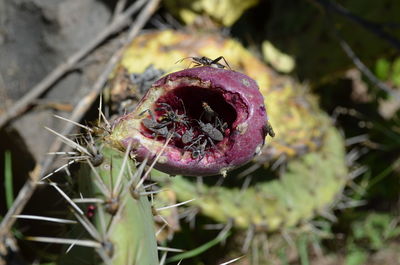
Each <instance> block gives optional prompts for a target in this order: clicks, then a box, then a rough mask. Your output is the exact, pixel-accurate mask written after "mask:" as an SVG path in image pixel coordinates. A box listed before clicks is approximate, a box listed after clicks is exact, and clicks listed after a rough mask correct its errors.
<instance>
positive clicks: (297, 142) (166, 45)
mask: <svg viewBox="0 0 400 265" xmlns="http://www.w3.org/2000/svg"><path fill="white" fill-rule="evenodd" d="M201 56H206V57H209V58H211V59H214V58H217V57H219V56H223V57H224V59H225V60H226V61H227V64H229V65H226V66H225V67H230V68H231V69H233V70H235V71H239V72H243V73H245V74H247V75H248V76H250V77H252V78H253V79H255V80H256V81H257V83H258V85H259V87H260V91H261V92H262V94H263V95H264V97H265V105H266V108H267V113H268V117H269V121H270V123H271V124H272V127H273V129H274V131H275V135H276V136H275V137H274V138H273V139H271V138H270V137H267V139H266V145H265V147H264V148H263V150H262V154H261V155H260V156H258V157H256V158H255V160H254V162H253V164H252V165H251V166H250V167H249V168H247V171H246V172H249V173H248V174H250V173H251V172H253V171H255V170H257V172H255V173H254V174H257V177H258V181H257V184H255V185H249V186H248V187H247V188H245V189H241V188H240V185H239V186H235V187H232V186H229V187H228V186H227V187H213V186H207V185H206V184H204V183H196V182H194V181H193V178H192V179H190V178H189V179H188V178H184V177H181V176H177V177H175V178H172V179H168V180H166V178H164V179H158V181H160V183H163V185H165V187H168V189H169V190H170V191H171V190H172V191H174V192H175V194H176V198H177V199H178V200H180V201H183V200H187V199H192V198H193V197H195V198H196V200H195V201H194V202H192V204H193V205H196V206H197V207H198V208H199V209H200V212H201V213H202V214H204V215H207V216H209V217H211V218H213V219H215V220H216V221H219V222H227V221H228V220H232V219H233V220H234V222H233V223H234V226H236V227H237V228H242V229H245V228H248V227H249V226H251V225H256V226H257V227H258V228H260V229H261V230H263V231H276V230H279V229H281V228H284V227H293V226H296V225H297V224H298V223H299V222H302V221H306V220H309V219H311V218H313V217H314V216H315V215H316V214H318V213H320V214H322V215H324V214H326V215H329V211H330V209H331V208H332V207H333V204H334V202H335V199H336V198H340V194H341V191H342V189H343V187H344V186H345V184H346V176H347V169H346V165H345V158H344V155H345V150H344V143H343V139H342V137H341V136H340V134H339V133H338V131H337V130H336V129H335V128H334V127H333V125H332V123H331V121H330V119H329V117H327V115H326V114H325V113H323V112H322V111H321V110H320V109H319V107H318V104H317V101H316V99H315V98H314V97H313V96H311V95H310V94H309V93H308V91H307V87H306V86H303V85H299V84H296V82H294V81H293V80H291V79H290V78H287V77H282V76H278V75H277V74H275V73H273V72H272V71H270V70H269V69H268V68H267V67H266V66H265V65H264V64H262V63H261V62H260V61H259V60H258V59H257V58H256V57H254V56H253V55H252V54H251V53H250V52H248V51H246V50H245V49H244V48H243V47H242V46H241V45H240V44H239V43H238V42H236V41H234V40H232V39H225V38H222V37H221V36H219V35H213V34H201V33H192V34H189V33H182V32H179V31H172V30H166V31H156V32H152V33H148V34H144V35H142V36H140V37H139V38H137V39H136V40H135V41H134V42H133V43H132V45H131V46H130V47H129V49H128V50H127V51H126V53H125V55H124V56H123V59H122V60H121V62H120V64H119V66H118V68H117V69H116V71H115V73H114V77H113V80H112V81H111V84H113V85H112V86H111V87H110V92H109V94H110V95H113V94H118V93H119V92H116V91H121V85H120V84H121V82H119V81H118V80H121V79H120V73H121V72H124V73H125V79H124V80H125V83H126V80H127V78H128V77H129V76H130V75H133V76H137V75H140V73H147V72H148V69H150V68H154V69H158V70H159V71H163V72H171V71H175V70H180V69H184V68H187V67H190V66H193V64H192V63H193V62H192V60H196V59H199V58H201ZM187 57H189V58H187ZM193 57H195V58H193ZM184 58H186V59H184ZM182 59H183V60H182ZM175 62H177V63H175ZM218 62H220V63H223V60H222V59H221V60H220V61H218ZM191 64H192V65H191ZM131 81H132V80H131ZM128 83H129V82H128ZM123 87H125V88H126V89H125V90H124V91H125V92H126V93H128V92H129V91H130V92H131V93H133V94H134V95H135V94H137V93H139V92H140V91H139V90H140V89H139V86H138V85H137V83H135V82H131V83H130V84H129V85H124V86H123ZM128 87H129V89H128ZM111 98H112V97H111ZM114 98H116V97H114ZM113 103H114V102H113ZM133 104H134V103H133ZM271 165H273V167H270V166H271ZM277 165H278V166H277ZM279 165H285V167H283V166H279ZM252 168H253V169H252ZM264 168H268V171H267V170H266V169H264ZM275 168H280V169H281V170H280V173H279V175H280V176H279V178H277V179H273V180H271V178H273V173H271V172H273V171H274V170H275ZM285 168H286V169H285ZM249 169H251V170H249ZM268 172H269V173H268ZM243 174H244V173H243V172H242V173H238V172H237V171H235V172H234V173H232V174H228V176H227V178H228V179H229V178H235V177H237V176H238V175H242V176H243ZM271 174H272V175H271ZM276 174H278V173H275V175H276ZM156 175H157V174H156ZM245 175H247V173H246V174H244V176H245ZM160 197H162V195H160ZM164 199H165V198H164Z"/></svg>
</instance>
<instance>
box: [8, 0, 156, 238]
mask: <svg viewBox="0 0 400 265" xmlns="http://www.w3.org/2000/svg"><path fill="white" fill-rule="evenodd" d="M142 2H143V1H137V2H136V3H135V4H134V5H132V6H131V7H130V8H128V9H127V10H126V11H125V12H124V13H123V14H121V16H120V17H119V19H116V20H115V22H114V23H115V24H114V23H113V25H115V26H114V27H115V29H114V31H116V30H117V29H119V28H120V27H123V26H124V25H126V24H127V23H128V22H129V21H130V19H129V18H130V16H131V15H132V14H133V13H135V12H136V11H137V10H136V8H139V6H138V5H139V4H138V3H142ZM159 2H160V0H152V1H149V2H148V4H147V5H146V7H145V8H144V9H143V10H142V11H141V13H140V14H139V15H138V17H137V18H136V20H135V22H134V23H133V24H132V27H131V29H130V33H129V34H128V37H127V38H126V40H125V42H124V45H123V47H122V48H120V49H119V50H118V51H117V52H116V53H115V54H114V55H113V56H112V57H111V58H110V60H109V62H108V63H107V65H106V67H105V69H104V71H103V73H102V74H101V75H100V77H99V78H98V80H97V82H96V83H95V84H94V86H93V89H92V91H91V92H90V93H89V94H88V95H86V96H85V97H84V98H83V99H82V100H81V101H80V102H79V103H78V105H77V106H76V108H75V110H74V112H73V113H72V115H71V117H70V118H69V119H70V120H73V121H78V120H80V119H81V118H82V116H83V115H84V113H85V112H86V110H87V109H88V108H89V107H90V105H91V103H92V102H94V100H95V99H96V98H97V96H98V94H99V93H100V91H101V89H102V87H103V85H104V83H105V82H106V80H107V78H108V76H109V74H110V73H111V71H112V69H113V68H114V65H115V64H116V63H117V62H118V60H119V59H120V58H121V56H122V53H123V51H124V50H125V48H126V46H127V45H128V44H129V43H130V42H131V41H132V40H133V38H134V37H136V35H137V34H138V33H139V31H140V30H141V29H142V28H143V26H144V24H145V23H146V22H147V21H148V19H149V18H150V16H151V15H152V14H153V13H154V12H155V11H156V9H157V7H158V4H159ZM117 26H118V27H117ZM69 61H71V59H69ZM69 64H71V63H68V65H69ZM71 67H72V66H71ZM68 69H69V68H68V67H65V66H62V67H61V66H59V67H57V68H56V69H55V70H54V71H53V72H52V73H51V74H50V75H49V76H47V77H46V78H45V79H44V80H43V81H42V82H40V83H39V84H38V85H37V86H36V87H35V88H34V89H32V91H33V90H38V89H40V90H42V91H44V90H45V89H46V88H47V87H48V86H50V85H51V84H53V83H54V82H55V81H57V80H58V79H59V78H60V76H62V75H63V74H64V73H65V71H66V70H68ZM60 73H62V74H61V75H60ZM35 94H40V93H38V92H35ZM26 97H28V96H25V97H24V98H25V99H24V101H23V102H19V103H18V105H14V107H13V111H9V114H7V115H4V116H2V117H0V128H1V127H2V126H4V124H5V123H7V122H8V121H9V120H10V119H11V118H13V117H16V116H17V115H16V114H15V113H14V112H17V111H18V112H19V111H21V110H23V109H24V108H25V107H26V106H27V105H28V104H29V101H30V99H31V98H32V95H31V96H29V98H26ZM33 98H35V97H33ZM72 129H73V126H71V125H70V124H68V125H67V126H66V127H65V128H64V130H63V131H62V134H63V135H67V134H69V133H70V132H71V131H72ZM61 145H62V143H61V142H60V140H58V139H57V140H56V141H55V142H54V143H53V145H52V148H50V152H52V151H55V152H56V151H59V149H60V147H61ZM53 161H54V157H53V158H50V159H46V160H45V161H44V163H40V164H39V163H38V164H37V165H36V167H35V168H34V170H33V171H32V172H31V174H30V178H29V179H28V180H27V181H26V182H25V184H24V186H23V187H22V188H21V190H20V192H19V193H18V196H17V198H16V199H15V201H14V204H13V206H12V207H11V208H10V209H9V210H8V212H7V214H6V215H5V216H4V218H3V220H2V222H1V223H0V240H1V241H2V240H3V238H5V237H6V235H7V234H8V233H9V231H10V229H11V227H12V225H13V224H14V222H15V218H12V216H13V215H18V214H20V213H21V212H22V210H23V209H24V207H25V205H26V203H27V202H28V200H29V198H31V197H32V194H33V192H34V190H35V188H36V185H37V183H38V181H39V180H40V177H41V176H43V175H44V174H45V172H46V171H47V170H48V168H49V167H50V165H51V164H52V162H53ZM41 165H43V166H41Z"/></svg>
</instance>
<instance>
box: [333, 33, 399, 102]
mask: <svg viewBox="0 0 400 265" xmlns="http://www.w3.org/2000/svg"><path fill="white" fill-rule="evenodd" d="M332 28H333V29H334V33H335V34H334V36H335V37H336V39H337V40H338V42H339V44H340V46H341V47H342V49H343V51H344V52H345V53H346V55H347V56H348V57H349V58H350V59H351V60H352V61H353V63H354V65H355V66H356V67H357V69H358V70H360V72H361V73H363V74H364V75H365V77H367V78H368V79H369V80H370V81H371V82H372V83H373V84H374V85H375V86H376V87H378V88H379V89H381V90H383V91H385V92H386V93H388V94H389V95H390V96H392V97H394V98H396V99H400V94H399V93H398V92H397V91H394V90H393V89H391V88H390V87H388V86H387V85H386V84H385V83H384V82H382V81H381V80H379V79H378V78H377V77H376V76H375V75H374V73H372V72H371V70H369V68H368V67H367V66H366V65H365V64H364V63H363V62H362V61H361V60H360V58H359V57H358V56H357V55H356V54H355V52H354V51H353V49H351V47H350V45H349V44H348V43H347V42H346V41H345V40H344V39H343V38H342V37H341V36H340V34H339V32H338V31H337V30H336V28H335V27H334V25H332Z"/></svg>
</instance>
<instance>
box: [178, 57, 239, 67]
mask: <svg viewBox="0 0 400 265" xmlns="http://www.w3.org/2000/svg"><path fill="white" fill-rule="evenodd" d="M186 59H192V63H193V64H194V67H198V66H210V67H214V68H220V69H224V68H226V67H228V68H229V69H231V67H230V66H229V64H228V62H227V61H226V60H225V58H224V56H219V57H217V58H215V59H214V60H213V59H210V58H208V57H205V56H202V57H185V58H183V59H180V60H179V61H177V63H178V62H179V63H180V62H182V61H183V60H186ZM221 59H222V60H223V61H224V62H225V64H226V66H225V65H223V64H221V63H219V61H221Z"/></svg>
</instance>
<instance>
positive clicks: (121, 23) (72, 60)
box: [0, 0, 146, 128]
mask: <svg viewBox="0 0 400 265" xmlns="http://www.w3.org/2000/svg"><path fill="white" fill-rule="evenodd" d="M145 2H146V1H145V0H139V1H137V2H136V3H135V4H133V5H132V6H131V7H129V8H128V9H127V10H126V11H125V12H124V13H122V14H120V15H118V16H117V17H115V19H113V20H112V22H111V24H110V25H108V26H107V27H106V28H105V29H104V30H103V31H102V32H100V33H99V34H98V35H97V36H96V37H95V38H94V39H93V40H92V41H91V42H89V43H87V44H86V45H85V46H84V47H82V49H80V50H79V51H77V52H76V53H75V54H73V55H72V56H70V57H69V58H68V59H67V61H65V62H64V63H62V64H60V65H59V66H57V67H56V68H55V69H54V70H53V71H52V72H51V73H49V74H48V75H47V76H46V77H45V78H44V79H43V80H42V81H41V82H40V83H39V84H37V85H36V86H34V87H33V88H32V89H31V90H30V91H29V92H28V93H27V94H26V95H25V96H24V97H22V98H21V99H20V100H18V101H17V102H15V104H14V105H13V106H11V107H10V108H9V109H8V110H7V111H6V112H5V113H4V114H3V115H2V116H0V128H2V127H3V126H4V125H5V124H7V123H8V122H9V121H10V120H11V119H13V118H15V117H17V116H18V115H20V114H21V113H23V112H24V111H25V110H26V109H27V108H28V106H29V105H30V104H31V102H32V101H33V100H35V99H36V98H37V97H39V96H40V95H41V94H42V93H43V92H45V91H46V90H47V89H48V88H49V87H50V86H52V85H53V84H54V83H55V82H57V81H58V80H59V79H60V78H61V77H62V76H63V75H64V74H65V73H67V72H68V71H70V70H71V69H72V68H73V67H74V65H75V64H76V63H77V62H79V61H80V60H81V59H82V58H84V57H85V56H86V55H88V54H89V53H90V52H91V51H92V50H93V49H95V48H96V47H97V46H98V45H99V44H101V43H102V42H103V41H104V40H105V39H107V38H108V37H109V36H110V35H111V34H114V33H115V32H118V31H119V30H121V28H123V27H126V25H128V24H129V22H130V18H131V16H132V15H133V14H134V13H136V12H137V11H138V10H139V9H140V8H141V7H142V6H143V4H144V3H145Z"/></svg>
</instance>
